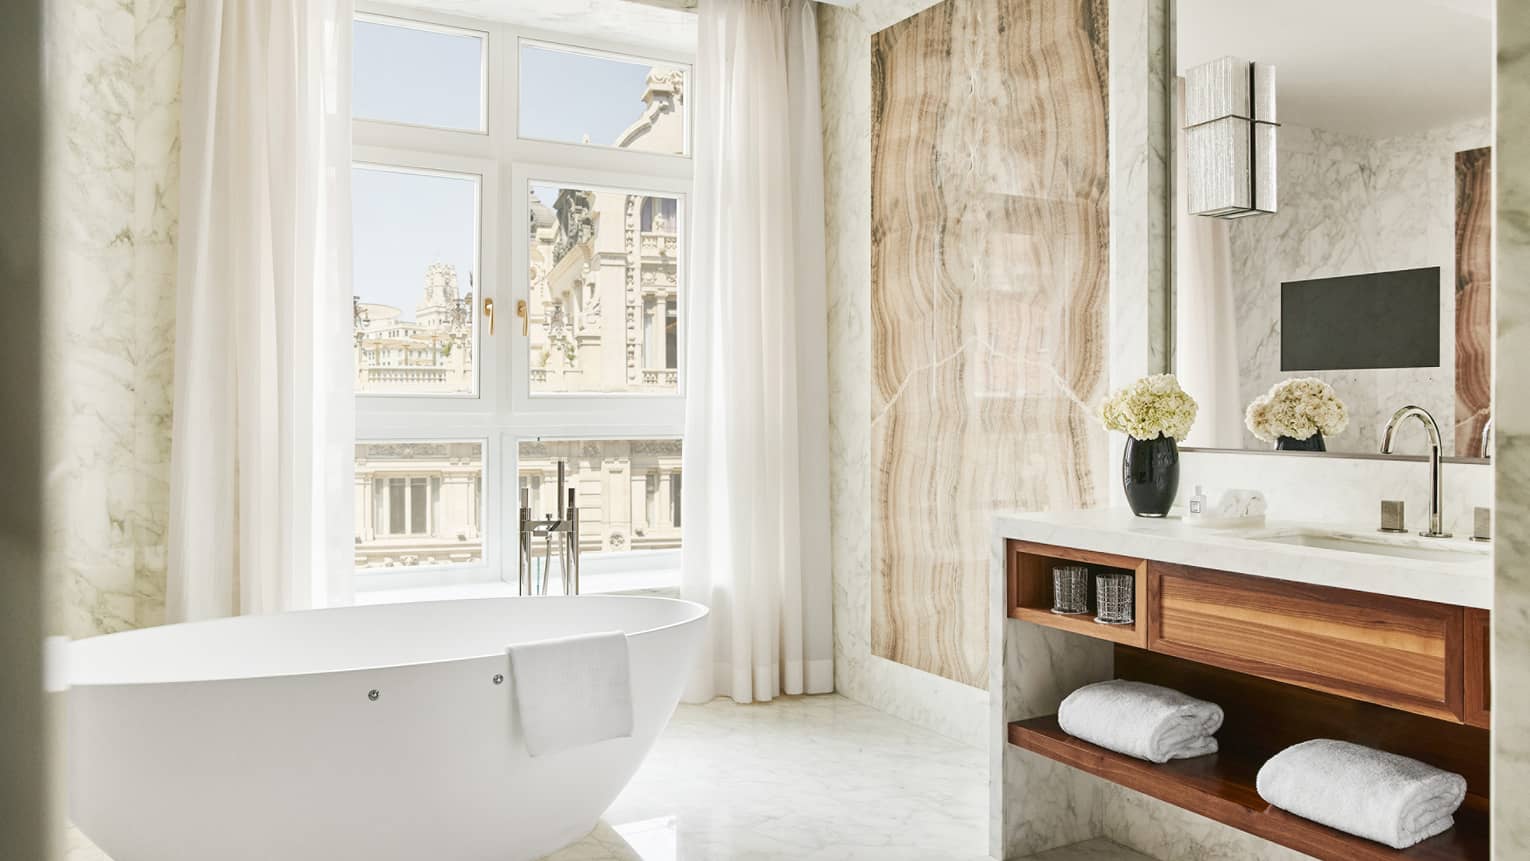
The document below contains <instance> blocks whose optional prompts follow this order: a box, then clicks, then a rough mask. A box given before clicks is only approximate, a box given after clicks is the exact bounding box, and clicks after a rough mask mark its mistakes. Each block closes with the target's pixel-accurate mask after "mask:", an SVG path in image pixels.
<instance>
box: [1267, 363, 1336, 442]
mask: <svg viewBox="0 0 1530 861" xmlns="http://www.w3.org/2000/svg"><path fill="white" fill-rule="evenodd" d="M1243 423H1244V424H1245V425H1247V426H1248V429H1249V430H1250V431H1251V432H1253V434H1254V436H1256V437H1258V438H1260V439H1262V440H1264V441H1265V442H1276V441H1278V440H1279V439H1280V438H1281V437H1288V438H1290V439H1293V440H1305V439H1310V438H1311V437H1313V436H1314V435H1317V434H1328V435H1330V436H1331V435H1333V434H1338V433H1343V432H1344V429H1345V428H1346V427H1348V426H1349V410H1348V409H1347V408H1346V407H1345V406H1344V402H1343V401H1341V400H1339V396H1338V394H1337V393H1336V392H1334V390H1333V386H1330V385H1328V384H1327V383H1325V382H1323V381H1322V380H1320V379H1318V378H1316V377H1297V378H1295V379H1290V380H1283V381H1281V382H1279V383H1276V384H1275V385H1274V386H1272V387H1271V388H1270V391H1269V392H1268V393H1267V394H1264V395H1261V396H1260V397H1257V398H1255V399H1254V401H1253V403H1251V404H1249V405H1248V411H1247V412H1246V413H1245V414H1244V416H1243Z"/></svg>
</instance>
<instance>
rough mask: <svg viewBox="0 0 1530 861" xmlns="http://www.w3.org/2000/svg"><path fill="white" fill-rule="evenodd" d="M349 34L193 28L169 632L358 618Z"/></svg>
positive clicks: (192, 12)
mask: <svg viewBox="0 0 1530 861" xmlns="http://www.w3.org/2000/svg"><path fill="white" fill-rule="evenodd" d="M351 14H352V4H351V0H197V2H192V3H190V4H188V6H187V9H186V34H185V45H186V53H185V60H184V81H185V83H184V87H183V93H182V119H181V123H182V134H181V213H180V240H179V241H180V259H179V261H178V273H177V278H178V281H177V291H178V296H177V305H176V342H175V350H176V356H175V360H176V361H175V427H174V437H173V442H172V446H173V447H172V451H171V486H170V534H169V543H170V556H169V566H170V579H169V585H168V594H167V596H166V597H167V610H168V615H169V616H170V618H171V620H172V621H183V620H189V619H203V618H209V617H216V616H227V615H233V614H241V613H269V612H276V611H281V610H289V609H297V608H304V607H313V606H323V605H326V604H334V603H346V602H348V601H349V599H350V595H349V591H348V590H349V588H350V573H351V558H352V552H353V551H352V547H351V543H352V541H353V531H352V526H351V517H352V505H353V503H352V500H351V493H352V489H351V481H352V479H351V476H352V453H351V447H352V445H353V440H354V414H353V411H352V399H351V385H350V368H351V357H350V352H349V351H350V346H351V342H350V332H351V303H350V92H349V91H350V41H351Z"/></svg>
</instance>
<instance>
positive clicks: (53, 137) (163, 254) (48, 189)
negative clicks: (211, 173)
mask: <svg viewBox="0 0 1530 861" xmlns="http://www.w3.org/2000/svg"><path fill="white" fill-rule="evenodd" d="M183 11H184V0H77V2H68V3H50V4H48V6H47V18H46V22H45V32H44V39H45V43H46V46H47V50H46V52H45V54H46V62H47V65H48V69H47V80H48V91H47V94H46V99H47V101H46V114H47V117H46V119H47V123H48V149H47V153H46V156H47V164H46V176H45V179H44V183H45V194H46V199H47V211H46V215H45V224H44V231H45V233H44V235H45V240H46V242H47V247H48V255H47V258H48V259H47V264H48V271H47V274H46V285H47V289H46V291H45V299H44V314H45V317H46V323H45V326H46V329H45V343H46V347H45V352H44V355H43V366H44V375H45V380H46V386H47V391H48V393H49V401H48V406H47V408H46V412H45V415H44V419H43V420H44V423H45V426H46V428H47V437H46V438H47V448H46V451H45V455H44V456H45V462H46V470H47V484H46V489H45V499H44V505H45V506H46V508H47V512H48V517H47V523H48V533H47V536H46V539H47V546H46V565H47V570H48V579H49V586H50V596H49V605H50V614H49V615H50V620H49V627H50V628H51V629H52V630H54V631H55V632H57V633H62V634H68V635H70V636H75V637H82V636H89V635H91V634H98V633H105V632H110V631H117V630H122V629H125V628H134V627H141V626H144V625H152V624H158V623H159V622H160V621H162V620H163V617H164V589H165V544H164V537H165V530H166V526H167V521H168V518H169V481H168V479H169V466H170V410H171V405H172V401H173V396H172V388H171V386H172V381H171V375H172V371H173V369H174V358H173V341H174V332H175V231H176V217H177V212H178V206H177V196H178V193H179V192H178V176H179V161H180V139H179V134H180V65H181V45H180V41H181V33H182V16H183Z"/></svg>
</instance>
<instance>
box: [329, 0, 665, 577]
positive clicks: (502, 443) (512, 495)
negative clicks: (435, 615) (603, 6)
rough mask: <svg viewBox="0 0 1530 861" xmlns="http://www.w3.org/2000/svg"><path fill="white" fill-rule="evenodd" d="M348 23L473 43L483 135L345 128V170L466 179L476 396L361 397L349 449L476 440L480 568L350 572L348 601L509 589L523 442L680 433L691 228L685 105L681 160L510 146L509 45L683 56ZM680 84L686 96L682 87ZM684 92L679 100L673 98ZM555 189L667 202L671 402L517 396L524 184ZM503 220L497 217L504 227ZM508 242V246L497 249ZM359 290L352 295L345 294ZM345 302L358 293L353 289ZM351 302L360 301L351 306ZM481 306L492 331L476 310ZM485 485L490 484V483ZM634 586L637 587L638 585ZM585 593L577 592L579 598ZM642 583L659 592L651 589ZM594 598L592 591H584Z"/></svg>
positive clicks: (372, 8) (372, 123) (599, 560)
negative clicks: (673, 212) (674, 298)
mask: <svg viewBox="0 0 1530 861" xmlns="http://www.w3.org/2000/svg"><path fill="white" fill-rule="evenodd" d="M356 17H357V18H359V19H362V20H371V21H379V22H381V23H390V24H398V25H401V26H418V27H421V28H422V29H427V30H436V31H440V30H443V29H445V30H461V31H470V32H473V33H475V34H481V36H482V38H483V40H484V42H483V44H484V47H485V57H484V63H483V67H484V82H483V92H484V94H485V100H484V113H485V117H486V121H485V128H486V131H472V130H459V129H442V128H431V127H425V126H418V125H410V124H406V123H394V122H384V121H378V120H364V119H355V120H353V121H352V136H353V161H354V162H356V163H364V164H368V165H377V166H381V167H399V168H402V169H405V170H416V171H423V172H430V171H442V172H445V173H451V174H476V175H478V176H479V177H480V185H479V188H480V195H479V197H480V200H479V204H480V213H479V219H478V222H479V225H480V234H479V237H478V256H479V273H478V278H477V279H476V281H475V284H474V293H475V296H474V301H475V303H476V304H477V306H478V307H477V308H476V309H475V337H474V349H475V350H476V352H475V354H474V356H473V365H474V374H475V378H476V394H473V395H468V394H456V395H429V396H425V395H409V394H367V395H358V396H357V397H356V429H357V433H356V438H357V442H388V441H405V442H415V441H420V442H435V441H442V442H457V441H473V442H482V444H483V456H484V474H483V499H482V503H483V510H482V513H481V517H482V522H483V528H482V529H481V530H480V532H481V534H482V536H483V540H484V552H483V564H481V565H471V566H467V565H456V566H413V567H410V568H407V569H365V570H358V571H357V577H356V588H357V590H358V591H372V590H392V589H401V588H411V587H439V586H452V585H461V584H476V583H486V582H496V581H498V582H503V583H511V584H513V583H514V582H515V579H516V570H515V566H516V553H515V552H514V548H515V547H516V546H517V539H518V536H517V534H516V529H517V517H516V511H517V507H518V505H519V502H518V498H519V493H518V488H519V468H518V466H519V465H518V463H517V453H518V450H519V443H520V442H521V441H523V440H534V439H538V438H540V439H546V440H579V439H634V440H641V439H679V438H681V437H682V435H683V431H684V416H685V395H684V392H685V386H686V375H687V373H686V372H687V365H686V340H687V328H686V326H687V313H686V312H687V306H688V304H689V296H690V283H691V278H690V260H691V257H690V252H689V249H690V242H689V233H690V230H691V229H692V228H691V224H690V221H689V218H688V213H689V202H690V195H691V185H692V176H693V170H694V168H693V164H694V162H693V160H692V158H691V156H690V155H689V154H690V153H691V152H692V151H693V150H694V146H693V145H692V138H691V135H692V131H691V130H692V129H693V128H694V127H695V123H694V119H693V118H691V117H690V115H689V110H692V109H693V108H691V107H689V106H688V109H687V119H686V128H685V135H686V141H687V143H686V147H685V150H686V153H687V154H686V155H670V154H662V153H649V152H637V151H631V150H623V149H618V148H616V147H612V146H602V145H592V144H579V143H563V142H557V141H545V140H536V139H523V138H520V137H519V134H518V131H519V104H518V102H519V97H520V81H519V72H520V54H521V45H522V44H523V43H525V44H537V45H545V46H548V47H553V48H558V49H561V50H569V51H572V52H575V53H587V54H594V55H603V56H612V57H614V58H616V59H623V60H635V61H639V62H641V61H645V60H653V61H658V62H662V63H667V64H673V65H676V66H681V67H684V68H685V69H686V73H687V75H688V78H687V80H688V81H693V80H694V57H692V56H689V55H677V54H674V53H670V52H655V51H648V50H645V49H643V48H642V47H641V46H638V45H622V44H616V43H611V42H605V41H600V40H588V39H583V38H581V39H579V40H578V44H573V43H572V42H571V41H570V39H569V38H568V37H563V36H558V35H556V34H551V33H545V32H538V31H534V30H528V29H526V28H521V27H515V26H511V25H506V24H500V23H497V22H490V21H480V20H474V19H466V18H460V17H455V16H449V15H437V14H434V13H429V12H425V11H422V10H415V9H402V8H397V7H391V6H387V5H384V4H375V3H364V2H363V3H358V4H357V16H356ZM693 87H694V85H692V88H693ZM687 95H689V93H687ZM532 180H535V181H538V182H544V181H546V182H562V183H569V184H577V185H579V186H581V187H595V188H606V189H619V190H624V191H626V190H630V191H638V192H642V191H652V192H655V193H659V194H663V195H666V196H672V197H675V198H677V199H678V201H679V203H678V209H679V216H680V225H681V233H680V236H679V239H678V243H677V245H678V250H677V256H678V258H679V260H680V280H679V285H678V295H679V302H678V307H677V309H676V316H677V325H678V327H679V333H678V349H677V352H678V355H677V359H678V366H679V370H678V374H677V379H678V391H677V392H676V393H675V394H667V393H666V394H648V393H614V394H584V393H555V394H554V393H544V394H538V395H532V394H531V393H530V351H529V347H528V345H529V339H528V338H527V337H526V336H525V335H523V334H522V331H523V329H522V326H523V321H522V320H521V319H520V318H519V317H517V316H516V306H517V303H518V302H525V301H528V299H529V287H530V284H529V280H530V279H529V274H528V272H529V260H528V243H527V242H526V240H525V237H526V236H527V235H528V233H529V230H530V225H529V223H528V221H529V211H530V208H529V201H528V200H527V196H528V194H529V183H530V182H531V181H532ZM505 214H508V217H506V215H505ZM507 241H508V243H509V244H508V248H507V246H506V242H507ZM359 286H360V285H358V287H359ZM353 292H360V291H359V290H356V291H353ZM363 298H365V297H363ZM486 299H487V300H492V301H493V303H494V332H493V334H490V332H489V325H488V319H487V318H486V317H485V316H484V304H483V303H484V300H486ZM496 479H497V480H496ZM678 567H679V551H678V550H672V551H670V550H664V551H626V552H622V553H609V554H600V556H599V557H587V559H586V560H585V564H584V566H583V569H582V572H581V573H582V574H583V575H584V577H585V578H587V579H588V578H592V577H594V578H598V577H600V576H601V575H602V574H605V573H611V574H630V573H631V572H634V571H650V572H659V573H663V574H664V575H665V576H670V575H672V574H673V572H674V571H675V570H676V569H678ZM639 579H641V577H640V578H639ZM593 585H595V584H587V585H586V591H591V589H590V588H589V587H590V586H593ZM655 585H668V583H667V581H666V582H658V583H656V584H655ZM594 591H599V589H598V587H596V589H595V590H594Z"/></svg>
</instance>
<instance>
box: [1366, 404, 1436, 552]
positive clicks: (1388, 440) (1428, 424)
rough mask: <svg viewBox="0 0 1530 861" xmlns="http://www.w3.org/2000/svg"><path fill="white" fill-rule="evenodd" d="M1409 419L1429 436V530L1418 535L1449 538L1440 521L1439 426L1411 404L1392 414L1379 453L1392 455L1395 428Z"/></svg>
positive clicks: (1424, 411) (1382, 437)
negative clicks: (1422, 426) (1416, 423)
mask: <svg viewBox="0 0 1530 861" xmlns="http://www.w3.org/2000/svg"><path fill="white" fill-rule="evenodd" d="M1410 418H1415V419H1418V420H1419V421H1420V422H1422V423H1423V425H1424V431H1425V432H1426V433H1428V434H1429V529H1428V531H1427V532H1420V533H1419V534H1420V535H1422V536H1424V537H1425V538H1449V537H1450V533H1449V532H1446V531H1445V530H1444V528H1443V525H1442V521H1441V519H1440V425H1439V423H1438V422H1436V421H1435V420H1434V416H1432V415H1430V414H1429V411H1428V410H1426V409H1424V408H1423V407H1420V406H1415V405H1413V404H1409V405H1408V406H1405V407H1403V408H1402V409H1400V410H1398V411H1397V412H1395V413H1393V414H1392V418H1391V419H1390V420H1389V421H1388V422H1387V429H1386V432H1385V433H1383V434H1382V435H1381V453H1382V454H1391V453H1392V439H1393V438H1394V437H1395V436H1396V435H1397V428H1398V427H1399V426H1400V425H1402V423H1403V422H1405V421H1407V420H1408V419H1410Z"/></svg>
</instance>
